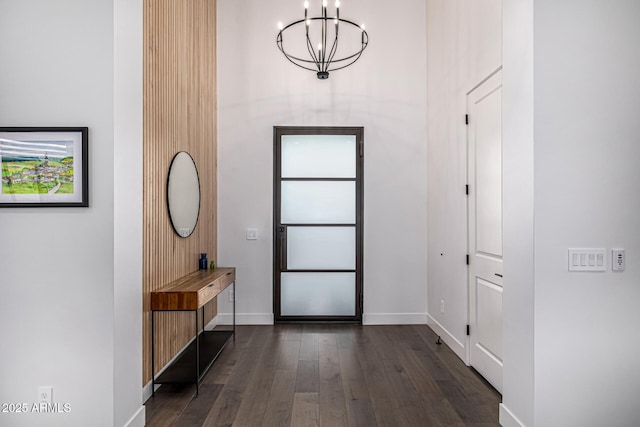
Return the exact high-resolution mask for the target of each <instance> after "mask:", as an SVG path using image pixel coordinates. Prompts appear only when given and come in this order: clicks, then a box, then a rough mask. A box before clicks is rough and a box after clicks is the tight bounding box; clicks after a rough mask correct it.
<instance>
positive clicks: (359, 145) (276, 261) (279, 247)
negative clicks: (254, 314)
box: [273, 126, 364, 323]
mask: <svg viewBox="0 0 640 427" xmlns="http://www.w3.org/2000/svg"><path fill="white" fill-rule="evenodd" d="M283 135H353V136H355V137H356V148H355V149H356V179H355V184H356V225H355V228H356V269H355V274H356V298H355V304H356V307H355V313H356V314H355V316H282V315H281V307H280V273H281V272H283V271H288V270H286V265H285V266H282V265H280V264H281V263H282V261H284V260H286V252H285V251H286V240H285V239H286V227H287V226H288V224H281V223H280V216H281V206H282V205H281V194H280V191H281V183H282V181H283V179H282V164H281V154H282V153H281V137H282V136H283ZM273 160H274V167H273V314H274V320H275V322H276V323H285V322H329V321H334V322H355V323H362V311H363V258H364V253H363V249H364V248H363V230H364V228H363V219H364V216H363V208H364V128H363V127H307V126H274V128H273ZM284 180H287V178H285V179H284ZM291 180H305V179H304V178H303V179H291ZM306 180H318V181H352V179H342V178H333V179H332V178H317V179H316V178H311V179H310V178H307V179H306ZM292 225H295V226H304V225H312V226H320V227H322V226H336V225H338V226H339V225H346V224H326V225H325V224H292ZM350 225H351V224H350ZM283 226H284V227H283ZM293 271H296V272H306V273H310V272H339V271H340V272H341V271H345V272H353V270H333V271H332V270H293Z"/></svg>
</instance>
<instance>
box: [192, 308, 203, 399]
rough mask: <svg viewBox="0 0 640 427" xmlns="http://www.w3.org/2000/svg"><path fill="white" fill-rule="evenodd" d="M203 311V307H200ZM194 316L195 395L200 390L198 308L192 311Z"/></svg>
mask: <svg viewBox="0 0 640 427" xmlns="http://www.w3.org/2000/svg"><path fill="white" fill-rule="evenodd" d="M202 310H203V311H204V309H202ZM194 313H195V315H196V317H195V321H196V397H198V393H199V392H200V337H198V310H196V311H194Z"/></svg>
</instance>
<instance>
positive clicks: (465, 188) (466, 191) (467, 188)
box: [464, 184, 469, 196]
mask: <svg viewBox="0 0 640 427" xmlns="http://www.w3.org/2000/svg"><path fill="white" fill-rule="evenodd" d="M464 194H466V195H467V196H468V195H469V184H467V185H465V186H464Z"/></svg>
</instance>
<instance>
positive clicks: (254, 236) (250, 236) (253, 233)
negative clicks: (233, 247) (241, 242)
mask: <svg viewBox="0 0 640 427" xmlns="http://www.w3.org/2000/svg"><path fill="white" fill-rule="evenodd" d="M247 240H258V229H257V228H247Z"/></svg>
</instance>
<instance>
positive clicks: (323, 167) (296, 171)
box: [282, 135, 356, 178]
mask: <svg viewBox="0 0 640 427" xmlns="http://www.w3.org/2000/svg"><path fill="white" fill-rule="evenodd" d="M282 177H283V178H355V177H356V137H355V135H283V136H282Z"/></svg>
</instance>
